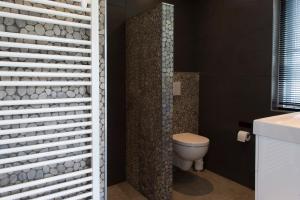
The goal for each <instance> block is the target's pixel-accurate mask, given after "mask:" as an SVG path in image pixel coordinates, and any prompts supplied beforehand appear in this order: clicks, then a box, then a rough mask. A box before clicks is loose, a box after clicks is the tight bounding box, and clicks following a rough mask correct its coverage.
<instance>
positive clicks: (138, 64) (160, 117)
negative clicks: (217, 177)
mask: <svg viewBox="0 0 300 200" xmlns="http://www.w3.org/2000/svg"><path fill="white" fill-rule="evenodd" d="M173 15H174V10H173V6H172V5H169V4H160V5H159V6H157V7H156V8H154V9H152V10H149V11H147V12H145V13H142V14H140V15H138V16H136V17H133V18H132V19H130V20H129V21H128V22H127V27H126V32H127V33H126V37H127V38H126V39H127V41H126V42H127V45H126V48H127V49H126V58H127V69H126V70H127V72H126V73H127V74H126V92H127V95H126V98H127V105H126V106H127V108H126V109H127V111H126V114H127V180H128V182H129V183H130V184H132V185H133V186H134V187H135V188H136V189H137V190H139V191H140V192H141V193H143V194H144V195H145V197H146V198H148V199H151V200H170V199H171V195H172V141H171V134H172V112H173V108H172V107H173V95H172V88H173V45H174V44H173V43H174V41H173V23H174V21H173V20H174V19H173Z"/></svg>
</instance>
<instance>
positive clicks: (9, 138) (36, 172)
mask: <svg viewBox="0 0 300 200" xmlns="http://www.w3.org/2000/svg"><path fill="white" fill-rule="evenodd" d="M2 2H7V3H13V4H19V5H25V6H29V7H38V8H42V9H50V10H55V11H61V12H66V13H72V14H78V15H86V16H88V15H89V14H87V13H86V12H83V11H76V10H71V9H67V8H58V7H54V6H49V5H44V4H33V3H30V1H23V0H22V1H21V0H4V1H2ZM56 2H60V3H68V4H71V5H73V6H79V5H80V3H79V2H78V1H75V0H74V1H73V0H72V1H70V0H56ZM99 9H100V11H99V20H100V21H99V28H100V30H99V31H100V34H99V37H100V38H99V39H100V40H99V41H100V48H99V51H100V52H99V58H100V66H99V69H100V85H99V87H100V147H99V148H100V165H101V166H100V176H101V177H100V192H101V194H100V196H101V199H104V193H105V189H104V188H105V180H104V178H105V171H104V170H105V166H104V163H105V160H104V159H105V147H104V146H105V52H104V50H105V0H100V1H99ZM0 12H6V13H15V14H20V15H26V16H34V17H42V18H47V19H52V20H62V21H69V22H71V23H84V22H83V21H84V20H80V19H74V18H66V17H63V16H58V15H48V13H37V12H33V11H25V10H18V9H12V8H7V7H4V6H0ZM1 32H9V33H11V35H13V34H14V33H17V34H24V35H36V36H46V37H51V38H67V39H75V40H86V41H88V40H90V30H89V29H86V28H78V27H75V26H64V25H57V24H54V23H53V24H52V23H51V24H50V23H41V22H37V21H29V20H23V19H22V18H20V19H14V18H8V17H0V33H1ZM0 42H11V43H13V42H14V43H20V44H21V43H26V44H32V45H37V46H36V47H38V45H45V46H46V45H48V46H49V48H48V49H47V48H46V49H40V48H23V47H22V46H20V48H18V46H16V47H8V46H5V45H4V46H3V45H0V50H1V51H0V55H1V56H0V63H1V64H2V63H4V62H11V63H13V62H18V63H20V62H22V63H23V64H24V66H25V65H26V64H29V63H43V64H45V65H48V67H45V66H44V67H43V65H41V66H40V67H35V68H32V67H28V66H27V67H21V66H18V67H14V66H12V65H11V66H10V65H8V66H1V67H0V70H1V71H0V78H1V82H2V81H11V82H17V81H31V82H32V81H39V82H41V81H74V82H75V81H78V82H88V81H89V80H90V77H89V76H85V75H84V74H89V73H90V69H87V68H81V67H79V66H84V65H85V66H86V65H89V63H90V62H89V61H88V60H86V59H81V58H83V57H88V56H89V53H86V52H85V51H83V52H76V51H75V52H73V50H71V48H73V49H74V48H82V49H86V48H87V46H86V45H82V44H70V43H61V42H49V41H46V40H31V39H22V38H17V39H16V38H13V37H5V36H1V37H0ZM1 44H3V43H1ZM51 46H55V47H62V48H64V47H66V48H69V50H70V51H61V50H51ZM3 52H15V53H16V55H18V53H25V54H26V53H32V54H35V55H37V54H46V55H49V58H47V57H45V58H37V57H35V56H34V57H32V58H28V57H18V56H4V55H5V54H2V53H3ZM9 55H10V54H9ZM26 55H27V54H26ZM52 55H60V56H74V57H77V58H78V59H75V60H72V59H68V58H67V57H62V59H52V58H51V56H52ZM64 58H66V59H64ZM51 65H55V66H58V68H51V67H50V68H49V66H51ZM66 65H68V66H70V65H73V66H77V67H75V68H67V67H64V66H66ZM6 71H9V72H13V73H17V72H20V73H22V74H23V75H22V76H14V77H10V76H3V74H4V72H6ZM24 73H25V74H26V73H27V75H26V76H24ZM41 73H48V74H53V73H60V74H73V76H70V77H59V76H58V77H56V76H54V77H43V76H39V75H37V74H41ZM74 74H81V75H83V76H81V75H80V76H79V75H78V76H75V77H74ZM90 96H91V91H90V86H88V85H84V84H83V85H80V84H78V85H65V86H64V85H63V86H62V85H57V86H46V85H45V86H44V85H41V86H25V85H24V86H22V85H16V86H0V102H2V103H3V102H5V101H12V100H14V101H18V100H47V99H53V100H57V99H67V98H69V99H71V98H80V99H84V98H85V99H88V98H89V97H90ZM1 105H2V106H1V107H0V113H1V114H2V111H3V112H4V111H7V110H9V111H10V110H17V111H18V110H23V109H36V110H42V109H44V110H47V111H46V112H32V113H25V114H13V113H12V114H11V115H9V114H5V115H1V116H0V142H1V141H2V143H0V172H1V170H5V168H11V167H16V168H15V170H11V171H8V172H7V173H0V188H1V189H0V199H3V200H4V199H12V197H13V196H11V197H8V196H10V195H17V194H18V193H28V196H27V197H25V198H20V199H33V198H36V199H44V198H43V196H44V195H50V194H54V196H55V194H60V192H65V191H67V190H70V191H71V190H72V189H74V188H75V187H81V186H82V187H85V186H86V185H87V184H89V183H90V182H91V180H90V179H89V176H88V175H87V174H89V173H91V172H90V171H89V169H90V167H91V156H88V157H80V156H81V155H85V154H89V152H90V149H88V148H87V149H85V147H88V145H90V144H91V141H90V140H89V138H90V136H89V134H88V133H89V131H88V130H90V128H91V121H90V118H91V117H90V116H89V113H90V112H91V103H90V101H79V102H69V103H68V102H65V103H43V104H34V105H33V104H30V105H29V104H27V105H26V104H20V105H13V106H10V105H7V106H3V104H1ZM70 107H73V108H75V109H69V110H68V108H70ZM56 110H57V111H56ZM57 116H59V117H60V119H58V120H40V121H39V122H36V120H38V119H43V118H46V117H49V118H52V117H57ZM71 116H73V117H71ZM79 116H82V117H79ZM64 117H65V119H64ZM13 119H20V120H21V121H22V120H25V121H24V122H22V123H10V120H13ZM27 119H28V121H26V120H27ZM4 122H8V123H7V124H5V123H4ZM75 124H76V125H75ZM64 125H70V126H69V127H64V128H59V127H60V126H62V127H63V126H64ZM43 126H52V127H57V128H55V129H54V128H51V129H45V130H44V129H41V130H37V129H38V128H39V127H43ZM29 128H35V130H36V131H29ZM12 129H14V130H18V131H16V132H15V133H14V131H12ZM85 131H86V134H70V133H71V132H74V133H76V132H78V133H79V132H81V133H84V132H85ZM8 133H11V134H8ZM60 133H61V135H59V134H60ZM66 133H67V134H66ZM51 135H53V137H50V136H51ZM54 136H56V137H54ZM24 138H25V139H26V138H33V140H29V139H28V140H23V139H24ZM73 140H78V141H80V142H78V143H76V142H72V141H73ZM3 141H5V142H6V143H4V142H3ZM14 141H15V142H14ZM18 141H22V142H18ZM51 143H60V144H61V145H56V146H51V145H49V144H51ZM37 145H40V147H39V148H34V146H37ZM18 147H20V150H18V151H14V150H11V149H12V148H18ZM23 147H24V150H22V148H23ZM26 147H31V148H27V149H26ZM66 149H70V151H69V152H68V153H63V154H54V153H53V155H49V156H47V154H48V153H49V152H50V153H51V152H59V151H63V150H66ZM80 149H82V150H80ZM71 150H72V151H71ZM79 150H80V151H79ZM5 152H6V153H5ZM35 155H44V156H40V157H36V158H33V159H30V156H35ZM70 156H79V157H78V158H79V159H72V160H71V159H70V160H66V161H63V162H58V163H53V164H45V165H37V166H36V167H32V168H29V167H27V168H26V169H22V170H18V167H19V166H26V165H27V164H35V163H39V162H47V161H51V160H54V159H64V158H68V157H70ZM10 158H16V161H15V162H11V163H7V162H5V159H10ZM74 158H75V157H74ZM82 170H86V173H85V174H79V175H77V176H70V177H69V178H68V179H59V180H54V179H55V177H59V176H60V175H63V174H70V173H73V172H74V173H76V172H79V171H82ZM2 172H3V171H2ZM51 178H53V180H54V181H51V182H50V181H49V182H45V181H42V180H51ZM39 180H40V181H41V182H40V184H35V185H34V186H32V187H27V188H18V189H17V190H10V192H6V193H3V192H2V191H4V189H5V188H9V187H14V186H17V184H21V183H29V182H32V181H33V182H36V183H38V181H39ZM79 180H81V181H79ZM66 181H69V182H70V181H73V182H74V184H73V185H70V184H69V185H68V186H67V187H66V186H64V185H63V184H64V182H66ZM76 181H77V182H76ZM55 184H56V185H58V184H61V187H59V188H52V189H51V187H52V186H53V185H55ZM63 186H64V187H63ZM47 187H48V188H49V190H47V192H38V190H40V191H43V188H47ZM50 189H51V190H50ZM83 189H84V188H83ZM5 191H6V190H5ZM30 191H35V192H32V193H30ZM86 191H89V189H88V187H87V189H85V190H81V191H79V190H78V191H75V190H74V192H73V193H68V194H67V195H56V197H55V198H54V197H53V198H51V199H69V198H70V199H72V197H74V196H76V195H82V199H90V196H84V195H85V194H86ZM29 194H30V195H29ZM61 194H62V193H61ZM16 197H17V196H16ZM16 199H19V198H16Z"/></svg>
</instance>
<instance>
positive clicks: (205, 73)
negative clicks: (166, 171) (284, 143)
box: [195, 0, 276, 188]
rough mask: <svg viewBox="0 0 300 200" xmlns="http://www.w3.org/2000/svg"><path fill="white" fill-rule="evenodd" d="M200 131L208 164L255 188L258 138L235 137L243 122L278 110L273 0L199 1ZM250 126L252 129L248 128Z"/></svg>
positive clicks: (224, 174)
mask: <svg viewBox="0 0 300 200" xmlns="http://www.w3.org/2000/svg"><path fill="white" fill-rule="evenodd" d="M196 7H197V10H198V12H197V13H198V14H197V16H196V18H197V21H198V22H197V23H196V24H195V25H196V26H197V47H196V48H197V49H196V52H197V55H198V56H196V57H197V61H196V62H197V66H198V68H199V70H200V111H199V113H200V120H199V130H200V134H202V135H205V136H207V137H208V138H210V141H211V146H210V149H209V152H208V155H207V156H206V167H207V168H208V169H209V170H212V171H214V172H216V173H219V174H221V175H223V176H225V177H228V178H230V179H233V180H235V181H237V182H239V183H241V184H243V185H246V186H248V187H251V188H254V173H255V172H254V169H255V139H254V138H252V140H251V141H250V142H249V143H245V144H243V143H239V142H237V141H236V136H237V132H238V130H239V129H245V130H249V129H247V128H244V127H240V126H239V122H249V123H251V122H252V121H253V120H254V119H256V118H261V117H265V116H270V115H274V114H276V113H274V112H271V111H270V102H271V99H270V98H271V61H272V58H271V56H272V0H246V1H238V0H205V1H199V2H198V3H197V6H196ZM250 131H251V129H250Z"/></svg>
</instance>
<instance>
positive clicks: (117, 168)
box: [107, 0, 126, 185]
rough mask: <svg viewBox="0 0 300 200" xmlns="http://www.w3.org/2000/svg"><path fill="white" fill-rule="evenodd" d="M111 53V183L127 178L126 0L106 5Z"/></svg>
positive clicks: (108, 136) (109, 86) (109, 110)
mask: <svg viewBox="0 0 300 200" xmlns="http://www.w3.org/2000/svg"><path fill="white" fill-rule="evenodd" d="M107 12H108V13H107V14H108V15H107V25H108V38H107V43H108V46H107V51H108V52H107V56H108V63H107V64H108V68H107V69H108V70H107V74H108V80H107V81H108V116H107V117H108V119H107V121H108V127H107V128H108V130H107V146H108V147H107V148H108V166H107V168H108V185H112V184H116V183H118V182H122V181H124V180H125V178H126V175H125V166H126V161H125V158H126V157H125V156H126V146H125V144H126V142H125V141H126V134H125V127H126V120H125V119H126V118H125V116H126V113H125V70H126V68H125V20H126V11H125V0H109V1H108V5H107Z"/></svg>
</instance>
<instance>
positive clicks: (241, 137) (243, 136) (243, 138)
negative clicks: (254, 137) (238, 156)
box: [237, 131, 251, 142]
mask: <svg viewBox="0 0 300 200" xmlns="http://www.w3.org/2000/svg"><path fill="white" fill-rule="evenodd" d="M250 139H251V135H250V133H249V132H246V131H239V132H238V136H237V141H239V142H248V141H250Z"/></svg>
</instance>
